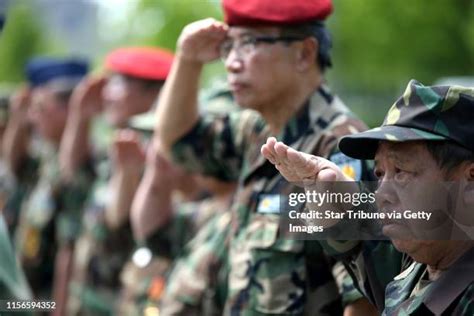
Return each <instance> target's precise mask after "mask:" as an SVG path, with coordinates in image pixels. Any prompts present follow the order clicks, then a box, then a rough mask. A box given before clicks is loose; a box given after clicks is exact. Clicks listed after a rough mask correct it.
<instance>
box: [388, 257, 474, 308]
mask: <svg viewBox="0 0 474 316" xmlns="http://www.w3.org/2000/svg"><path fill="white" fill-rule="evenodd" d="M427 275H428V271H427V267H426V265H424V264H421V263H416V262H414V263H413V264H412V265H411V266H410V267H409V268H408V269H407V270H405V271H403V272H402V273H401V274H400V275H398V276H397V277H395V280H394V281H393V282H391V283H390V284H389V285H388V287H387V290H386V294H385V296H386V298H385V311H384V313H383V314H384V315H453V316H461V315H463V316H467V315H474V248H471V250H470V251H468V252H467V253H466V254H465V255H464V256H463V257H462V258H461V259H460V260H458V261H456V263H454V264H453V265H452V266H450V267H449V270H447V271H446V272H444V273H443V274H442V275H441V276H440V277H439V279H437V280H436V281H429V280H428V278H427Z"/></svg>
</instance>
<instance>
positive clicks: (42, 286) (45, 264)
mask: <svg viewBox="0 0 474 316" xmlns="http://www.w3.org/2000/svg"><path fill="white" fill-rule="evenodd" d="M40 145H41V147H40V149H39V151H40V154H39V157H40V158H39V159H34V158H27V162H26V165H27V166H31V168H25V169H29V170H34V172H33V173H31V174H30V175H29V178H26V177H25V178H26V179H24V180H26V183H21V182H20V183H19V185H20V186H21V187H22V188H20V190H21V191H22V193H23V194H25V195H24V200H23V203H22V204H21V205H22V206H21V212H20V218H19V224H18V228H17V231H16V247H17V251H18V254H19V256H20V260H21V262H22V265H23V267H24V269H25V273H26V275H27V278H28V280H29V281H30V283H31V286H32V288H33V292H34V293H35V294H36V295H39V296H41V297H45V298H50V297H51V293H50V290H51V286H52V278H53V273H54V260H55V254H56V249H57V247H58V244H63V243H64V244H70V243H72V242H73V240H74V239H75V238H76V236H77V235H78V234H79V231H80V225H79V223H80V221H79V219H80V218H81V212H82V204H83V203H84V201H85V200H86V198H87V194H88V192H89V186H88V184H89V182H90V180H89V179H90V177H92V175H91V174H90V173H87V172H84V173H83V174H81V175H79V176H78V177H76V178H75V180H74V182H73V183H69V184H66V183H62V182H61V181H60V176H59V167H58V160H57V152H56V150H55V149H54V148H53V147H51V146H49V145H47V144H44V143H40ZM34 166H37V168H35V167H34ZM35 169H36V170H35Z"/></svg>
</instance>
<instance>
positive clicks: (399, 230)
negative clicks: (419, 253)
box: [382, 223, 415, 240]
mask: <svg viewBox="0 0 474 316" xmlns="http://www.w3.org/2000/svg"><path fill="white" fill-rule="evenodd" d="M382 233H383V234H384V235H385V236H387V237H388V238H390V239H392V240H410V239H411V240H413V239H414V238H415V236H413V234H412V232H411V231H410V229H409V228H407V227H406V226H404V225H400V224H396V223H390V224H385V225H383V227H382Z"/></svg>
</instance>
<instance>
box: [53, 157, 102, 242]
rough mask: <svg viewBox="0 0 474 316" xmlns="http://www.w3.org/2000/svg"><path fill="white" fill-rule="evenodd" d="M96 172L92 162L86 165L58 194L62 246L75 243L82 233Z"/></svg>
mask: <svg viewBox="0 0 474 316" xmlns="http://www.w3.org/2000/svg"><path fill="white" fill-rule="evenodd" d="M94 180H95V172H94V169H93V166H92V163H91V162H88V163H87V164H86V165H84V166H83V167H82V168H81V169H80V170H79V172H78V173H77V175H76V176H75V177H74V180H73V181H72V182H70V183H67V184H63V183H61V187H60V188H58V191H57V192H56V199H57V202H58V216H57V217H56V229H57V231H56V239H57V241H58V243H59V244H60V245H64V244H70V243H72V242H74V241H75V240H76V239H77V237H78V236H79V234H80V232H81V223H82V217H83V212H84V207H85V203H86V201H87V200H88V197H89V193H90V192H91V188H92V187H93V185H92V184H93V182H94Z"/></svg>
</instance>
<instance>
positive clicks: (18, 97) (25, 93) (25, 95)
mask: <svg viewBox="0 0 474 316" xmlns="http://www.w3.org/2000/svg"><path fill="white" fill-rule="evenodd" d="M30 104H31V88H30V87H28V86H23V87H21V88H19V89H18V90H17V91H16V92H15V93H14V94H13V95H12V96H11V98H10V112H11V113H12V114H16V113H19V114H22V116H24V117H25V118H26V112H27V111H28V108H29V107H30Z"/></svg>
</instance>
